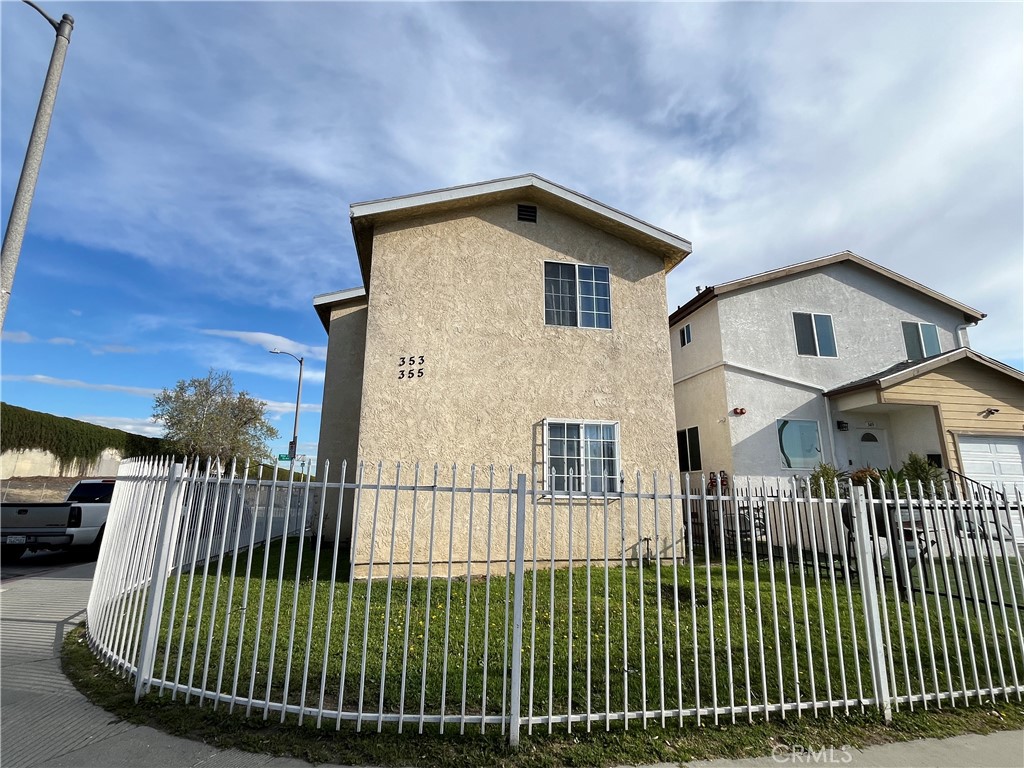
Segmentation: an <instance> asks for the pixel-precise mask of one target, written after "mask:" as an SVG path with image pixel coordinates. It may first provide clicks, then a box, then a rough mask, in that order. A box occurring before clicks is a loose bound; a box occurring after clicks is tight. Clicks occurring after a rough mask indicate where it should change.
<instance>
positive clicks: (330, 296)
mask: <svg viewBox="0 0 1024 768" xmlns="http://www.w3.org/2000/svg"><path fill="white" fill-rule="evenodd" d="M365 295H366V289H365V288H363V287H362V286H358V287H356V288H346V289H344V290H342V291H334V292H333V293H321V294H320V295H319V296H314V297H313V306H314V307H319V306H321V305H323V304H334V303H336V302H339V301H348V300H349V299H358V298H359V297H360V296H365Z"/></svg>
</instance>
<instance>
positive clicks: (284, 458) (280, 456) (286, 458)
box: [277, 453, 292, 461]
mask: <svg viewBox="0 0 1024 768" xmlns="http://www.w3.org/2000/svg"><path fill="white" fill-rule="evenodd" d="M291 458H292V457H291V456H289V455H288V454H287V453H279V454H277V460H278V461H291Z"/></svg>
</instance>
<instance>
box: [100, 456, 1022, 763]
mask: <svg viewBox="0 0 1024 768" xmlns="http://www.w3.org/2000/svg"><path fill="white" fill-rule="evenodd" d="M325 476H326V470H325ZM341 477H342V478H343V479H344V481H343V482H337V483H328V482H326V481H321V482H319V483H315V484H314V483H312V482H311V481H310V480H309V479H308V478H306V479H305V480H304V482H302V483H293V482H291V481H279V480H277V479H272V480H270V479H268V480H264V479H262V478H261V477H255V478H251V477H249V473H248V468H247V467H240V466H232V467H231V468H226V469H224V470H223V471H222V468H220V467H219V466H217V465H215V464H210V463H209V462H207V463H206V464H205V465H201V464H200V463H199V462H191V463H189V464H187V465H182V464H176V463H174V462H173V461H172V460H170V459H158V460H154V459H150V460H128V461H125V462H123V463H122V465H121V470H120V473H119V476H118V481H117V484H116V486H115V493H114V499H113V502H112V505H111V510H110V515H109V517H108V523H107V529H108V530H107V532H106V534H105V536H104V543H103V547H102V551H101V552H100V557H99V560H98V563H97V568H96V575H95V577H94V583H93V590H92V594H91V596H90V599H89V604H88V612H87V617H88V636H89V642H90V644H91V647H92V648H93V650H94V652H95V653H96V654H97V656H98V657H99V658H100V659H102V660H103V661H104V662H105V663H106V664H108V665H110V666H111V667H112V668H114V669H115V670H117V671H118V672H120V673H122V674H124V675H125V676H128V677H130V678H131V679H133V680H134V682H135V686H136V695H137V697H141V696H143V695H146V694H149V693H151V692H153V691H155V692H156V693H157V695H160V696H170V697H171V698H172V699H177V698H178V697H181V698H183V700H184V702H185V703H186V704H198V705H201V706H212V707H214V708H217V707H227V708H228V709H229V710H231V711H235V710H243V711H244V712H245V714H246V715H248V716H255V717H262V718H263V719H268V718H270V717H275V718H278V719H280V720H281V721H282V722H283V721H285V720H286V719H288V718H290V717H291V718H295V719H296V720H297V721H298V722H300V723H301V722H303V721H304V720H306V719H313V720H314V721H315V723H316V725H317V726H319V727H328V728H329V727H334V728H336V729H340V728H341V727H343V724H347V725H346V727H354V728H355V730H357V731H361V730H363V729H372V730H376V731H380V730H381V729H382V728H383V727H384V726H385V724H387V725H388V727H394V728H397V730H398V731H399V732H401V731H403V730H404V729H415V730H416V731H418V732H422V731H423V730H424V729H425V728H427V727H429V728H432V729H436V730H438V731H440V732H444V731H445V730H451V729H452V728H458V729H459V731H460V733H463V732H465V730H466V729H467V728H472V729H479V730H480V732H482V733H486V732H487V731H488V730H489V729H490V730H491V731H494V730H497V731H498V732H499V733H500V734H502V735H503V736H505V737H506V738H507V739H508V740H509V741H510V742H511V743H513V744H515V743H517V742H518V740H519V738H520V736H521V735H522V734H523V733H524V732H525V733H526V734H532V733H535V732H536V731H537V730H538V729H542V730H546V731H547V732H551V731H552V730H553V729H554V728H555V727H559V728H565V729H567V730H570V731H571V730H572V729H574V728H584V729H587V730H591V729H593V728H604V729H610V728H612V727H613V724H620V725H616V726H615V727H623V728H629V727H632V726H635V725H639V726H640V727H644V728H646V727H651V726H653V725H658V726H665V725H666V724H668V723H669V722H674V723H678V724H682V723H684V722H686V721H693V722H696V723H702V722H705V721H711V722H716V723H717V722H720V721H721V720H723V719H728V720H730V721H732V722H735V721H736V720H737V719H746V720H753V719H755V718H758V719H770V718H772V717H781V718H787V717H802V716H805V715H813V716H817V715H818V714H821V713H827V714H829V715H841V714H849V713H851V712H857V713H862V712H865V711H866V710H868V709H871V710H872V711H875V710H877V711H878V712H879V713H880V715H881V716H883V717H889V716H891V713H892V711H893V710H898V709H899V708H901V707H906V708H909V709H913V708H915V707H924V708H928V707H933V706H935V707H945V706H962V705H966V704H969V703H971V702H977V703H981V702H983V701H986V700H994V699H995V698H996V697H1003V698H1006V699H1009V698H1010V697H1011V696H1014V697H1016V698H1017V699H1018V700H1020V699H1021V696H1022V693H1024V685H1022V682H1024V634H1022V631H1021V630H1022V621H1024V564H1022V562H1021V552H1022V549H1021V547H1022V545H1024V535H1022V532H1024V519H1022V517H1021V509H1022V504H1021V498H1020V496H1019V494H1018V495H1016V496H1015V497H1013V498H1010V499H1009V500H1007V498H1006V497H1002V496H999V495H997V494H991V495H989V496H987V497H985V498H974V497H971V498H963V497H961V496H959V495H958V492H957V489H956V488H955V487H952V488H951V487H948V486H944V487H940V488H928V489H924V488H921V487H917V488H910V487H909V486H904V487H903V488H896V487H893V488H887V489H879V488H867V489H860V488H853V487H851V486H847V487H845V488H842V487H838V486H833V487H832V488H825V487H823V486H822V487H819V488H818V489H817V492H816V493H815V494H814V495H813V496H812V495H811V492H810V490H808V489H806V488H805V487H803V486H799V485H798V484H797V483H796V481H795V480H794V481H793V482H791V483H788V484H787V483H786V481H784V480H782V481H779V483H778V484H776V485H774V486H769V485H765V484H762V485H760V486H759V487H757V488H754V487H753V486H747V487H745V488H739V489H735V488H734V489H733V490H732V491H731V492H728V493H726V494H723V493H722V492H721V489H716V490H715V493H713V494H709V493H708V492H707V490H706V486H704V485H703V484H702V485H701V486H699V487H698V488H691V487H690V486H689V484H688V483H684V485H683V486H682V487H677V484H678V483H677V478H675V477H671V478H668V480H667V482H666V481H665V480H663V479H662V478H659V477H657V476H652V477H651V479H650V481H649V482H647V481H645V479H643V478H641V476H640V475H639V474H638V475H637V476H636V477H635V478H633V479H632V480H631V482H628V483H627V482H626V479H625V478H622V479H621V481H620V483H619V484H618V490H617V491H616V492H614V493H612V492H610V491H606V492H603V493H601V494H593V493H591V494H583V493H567V494H565V495H559V494H551V493H548V492H547V491H545V490H544V488H545V487H551V486H548V485H546V484H544V483H541V482H538V478H537V477H535V476H534V477H529V478H528V477H527V476H525V475H523V474H516V473H514V472H513V471H512V470H511V469H508V470H503V471H498V470H496V469H495V468H493V467H487V468H484V469H481V468H478V467H471V468H470V469H469V470H468V472H467V471H465V470H464V469H461V468H459V467H452V468H450V470H447V469H446V470H445V471H442V470H441V469H440V468H439V467H437V466H433V467H431V468H429V469H428V470H424V469H423V468H421V467H419V466H415V467H413V468H411V469H410V468H407V467H404V466H402V465H395V466H394V467H388V468H385V467H384V466H383V465H380V464H378V465H374V466H363V465H360V466H359V467H358V468H357V469H356V470H355V471H354V472H351V473H348V468H347V467H344V466H343V467H342V472H341ZM571 485H572V484H571V483H569V486H570V487H571Z"/></svg>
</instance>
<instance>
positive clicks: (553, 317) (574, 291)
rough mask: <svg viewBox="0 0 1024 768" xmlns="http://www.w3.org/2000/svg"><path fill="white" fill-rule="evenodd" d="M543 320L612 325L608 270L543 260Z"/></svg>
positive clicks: (588, 324) (606, 326)
mask: <svg viewBox="0 0 1024 768" xmlns="http://www.w3.org/2000/svg"><path fill="white" fill-rule="evenodd" d="M544 322H545V324H547V325H565V326H571V327H579V328H611V327H612V300H611V270H609V268H608V267H597V266H592V265H589V264H568V263H566V262H561V261H546V262H544Z"/></svg>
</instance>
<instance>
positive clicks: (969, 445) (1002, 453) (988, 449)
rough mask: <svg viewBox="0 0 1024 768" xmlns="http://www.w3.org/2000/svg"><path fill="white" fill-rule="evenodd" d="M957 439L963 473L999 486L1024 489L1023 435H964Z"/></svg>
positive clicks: (979, 480)
mask: <svg viewBox="0 0 1024 768" xmlns="http://www.w3.org/2000/svg"><path fill="white" fill-rule="evenodd" d="M958 442H959V443H960V457H961V458H962V459H963V463H964V466H963V473H964V474H965V475H967V476H968V477H969V478H971V479H972V480H977V481H978V482H979V483H984V484H985V485H994V486H996V487H997V488H998V487H1000V486H1001V485H1002V484H1003V483H1006V484H1007V485H1016V486H1018V487H1019V488H1021V490H1024V437H984V436H978V435H975V436H970V437H968V436H966V435H964V436H961V437H960V438H959V440H958ZM1007 490H1009V489H1007Z"/></svg>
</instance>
